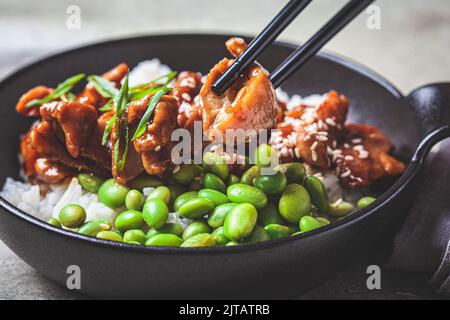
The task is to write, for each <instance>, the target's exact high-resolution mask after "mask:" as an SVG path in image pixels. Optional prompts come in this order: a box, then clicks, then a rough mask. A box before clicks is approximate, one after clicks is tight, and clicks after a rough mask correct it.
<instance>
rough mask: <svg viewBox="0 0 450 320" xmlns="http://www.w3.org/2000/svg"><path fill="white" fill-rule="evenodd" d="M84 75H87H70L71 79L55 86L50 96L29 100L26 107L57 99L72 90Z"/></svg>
mask: <svg viewBox="0 0 450 320" xmlns="http://www.w3.org/2000/svg"><path fill="white" fill-rule="evenodd" d="M84 77H85V75H84V74H82V73H80V74H77V75H74V76H73V77H70V78H69V79H67V80H65V81H63V82H61V83H60V84H58V86H57V87H56V88H55V90H53V92H52V93H50V94H49V95H48V96H46V97H45V98H43V99H39V100H37V99H35V100H31V101H30V102H28V104H27V105H26V107H27V108H30V107H34V106H38V105H43V104H44V103H47V102H50V101H52V100H55V99H57V98H59V97H61V96H63V95H64V94H66V93H68V92H69V91H70V90H72V88H73V87H74V86H75V85H76V84H77V83H78V82H80V81H81V80H82V79H83V78H84Z"/></svg>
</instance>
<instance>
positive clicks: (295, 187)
mask: <svg viewBox="0 0 450 320" xmlns="http://www.w3.org/2000/svg"><path fill="white" fill-rule="evenodd" d="M278 209H279V210H280V215H281V216H282V217H283V218H284V219H285V220H287V221H289V222H290V223H293V224H298V222H299V221H300V219H301V218H302V217H303V216H305V215H307V214H308V213H309V212H310V211H311V198H310V196H309V194H308V191H306V189H305V188H304V187H303V186H301V185H299V184H295V183H293V184H290V185H288V186H287V187H286V190H284V192H283V195H282V196H281V199H280V202H279V204H278Z"/></svg>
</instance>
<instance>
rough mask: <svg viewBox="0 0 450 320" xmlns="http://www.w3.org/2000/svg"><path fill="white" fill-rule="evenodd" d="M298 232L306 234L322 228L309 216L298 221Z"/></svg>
mask: <svg viewBox="0 0 450 320" xmlns="http://www.w3.org/2000/svg"><path fill="white" fill-rule="evenodd" d="M299 226H300V231H301V232H308V231H312V230H315V229H318V228H320V227H322V226H323V225H322V224H321V223H320V222H319V221H317V220H316V219H315V218H313V217H311V216H304V217H302V218H301V219H300V223H299Z"/></svg>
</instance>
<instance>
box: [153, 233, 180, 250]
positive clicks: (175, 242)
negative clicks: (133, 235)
mask: <svg viewBox="0 0 450 320" xmlns="http://www.w3.org/2000/svg"><path fill="white" fill-rule="evenodd" d="M182 243H183V240H181V238H180V237H178V236H176V235H174V234H164V233H160V234H156V235H154V236H152V237H151V238H149V239H148V240H147V241H146V242H145V245H146V246H160V247H179V246H180V245H181V244H182Z"/></svg>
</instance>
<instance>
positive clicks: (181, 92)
mask: <svg viewBox="0 0 450 320" xmlns="http://www.w3.org/2000/svg"><path fill="white" fill-rule="evenodd" d="M201 87H202V78H201V75H200V74H199V73H196V72H192V71H183V72H181V73H180V74H179V75H178V76H177V79H176V84H175V89H174V90H173V95H174V96H175V97H176V98H177V99H178V101H179V102H180V108H179V114H178V125H179V126H180V127H192V126H193V121H194V120H195V121H196V120H198V119H199V117H197V116H195V115H194V117H192V119H191V116H192V115H193V112H194V113H197V114H198V111H197V110H196V111H194V98H195V97H196V96H197V95H198V94H199V92H200V89H201ZM188 121H189V124H188Z"/></svg>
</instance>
